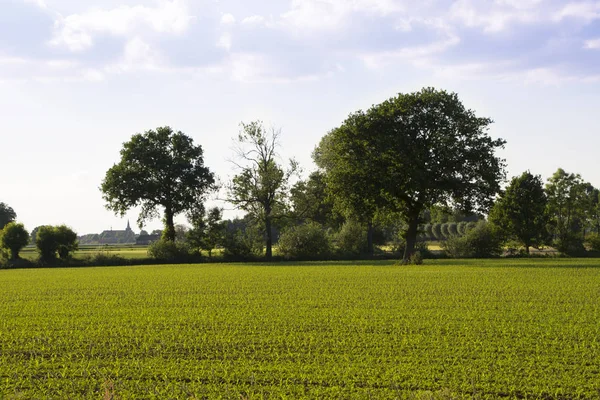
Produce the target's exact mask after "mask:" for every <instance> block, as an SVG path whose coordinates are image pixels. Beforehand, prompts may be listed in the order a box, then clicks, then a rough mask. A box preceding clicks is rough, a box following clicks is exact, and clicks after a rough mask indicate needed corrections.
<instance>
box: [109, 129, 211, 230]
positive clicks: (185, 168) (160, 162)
mask: <svg viewBox="0 0 600 400" xmlns="http://www.w3.org/2000/svg"><path fill="white" fill-rule="evenodd" d="M214 184H215V178H214V175H213V173H212V172H211V171H210V170H209V169H208V167H205V166H204V159H203V151H202V146H200V145H198V146H196V145H194V143H193V140H192V138H190V137H189V136H186V135H185V134H184V133H182V132H180V131H177V132H175V131H173V129H171V128H170V127H168V126H166V127H161V128H157V129H156V130H149V131H146V132H144V133H143V134H140V133H138V134H135V135H133V137H132V138H131V140H130V141H128V142H126V143H124V144H123V148H122V149H121V161H120V162H119V163H118V164H115V165H113V166H112V167H111V168H110V169H109V170H108V171H107V172H106V177H105V178H104V180H103V181H102V186H101V190H102V193H103V198H104V200H106V202H107V205H106V207H107V208H108V209H109V210H112V211H114V212H115V213H116V214H120V215H124V214H125V212H126V211H127V210H129V209H130V208H133V207H136V206H141V213H140V215H139V218H138V224H139V225H140V226H143V224H144V221H146V220H147V219H150V218H153V217H156V216H158V209H159V208H162V209H163V212H164V224H165V230H164V232H163V237H164V238H165V239H166V240H170V241H174V240H175V226H174V220H173V219H174V217H175V216H176V215H177V214H180V213H182V212H185V211H188V210H190V209H192V208H193V207H194V206H195V205H196V204H197V203H198V202H202V201H203V200H204V197H205V195H206V193H207V192H208V191H210V190H211V189H212V188H213V187H214Z"/></svg>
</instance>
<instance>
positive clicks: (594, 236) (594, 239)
mask: <svg viewBox="0 0 600 400" xmlns="http://www.w3.org/2000/svg"><path fill="white" fill-rule="evenodd" d="M585 242H586V243H587V245H588V247H589V249H590V250H592V251H595V252H600V234H598V233H596V232H594V233H590V234H588V235H586V237H585Z"/></svg>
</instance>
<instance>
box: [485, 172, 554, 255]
mask: <svg viewBox="0 0 600 400" xmlns="http://www.w3.org/2000/svg"><path fill="white" fill-rule="evenodd" d="M547 204H548V199H547V197H546V193H545V192H544V186H543V183H542V178H541V177H540V176H534V175H532V174H531V173H530V172H529V171H527V172H523V173H522V174H521V176H517V177H514V178H513V179H512V180H511V182H510V184H509V185H508V187H507V188H506V190H505V192H504V193H502V194H501V195H500V198H499V199H498V200H497V201H496V203H495V204H494V206H493V207H492V209H491V211H490V215H489V221H490V222H491V223H492V224H494V225H496V226H497V227H498V228H499V229H500V230H501V232H502V233H503V234H504V235H505V236H506V237H507V238H509V239H513V240H517V241H519V242H520V244H522V245H523V246H524V247H525V251H526V253H527V254H529V248H530V247H531V246H533V247H539V246H541V245H543V244H544V243H546V242H547V241H548V232H547V230H546V228H547V225H548V218H547V214H546V209H547Z"/></svg>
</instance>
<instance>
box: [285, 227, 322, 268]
mask: <svg viewBox="0 0 600 400" xmlns="http://www.w3.org/2000/svg"><path fill="white" fill-rule="evenodd" d="M278 246H279V252H280V253H281V255H283V256H284V257H285V258H288V259H289V258H294V259H322V258H325V257H327V256H329V254H330V253H331V245H330V243H329V238H328V237H327V234H326V233H325V231H324V230H323V228H322V227H321V226H320V225H319V224H317V223H314V222H309V223H307V224H304V225H298V226H293V227H291V228H288V229H286V230H284V231H283V232H281V235H280V236H279V242H278Z"/></svg>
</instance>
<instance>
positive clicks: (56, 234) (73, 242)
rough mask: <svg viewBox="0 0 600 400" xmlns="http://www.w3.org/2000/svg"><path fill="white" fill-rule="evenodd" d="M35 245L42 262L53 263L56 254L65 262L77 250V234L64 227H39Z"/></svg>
mask: <svg viewBox="0 0 600 400" xmlns="http://www.w3.org/2000/svg"><path fill="white" fill-rule="evenodd" d="M35 245H36V247H37V248H38V252H39V253H40V259H41V261H42V262H52V261H55V260H56V254H57V252H58V255H59V256H60V258H61V260H66V259H68V258H69V257H70V256H71V253H72V252H73V251H75V250H77V248H78V244H77V234H76V233H75V232H74V231H73V230H72V229H71V228H69V227H68V226H66V225H60V226H50V225H44V226H40V227H39V229H38V231H37V234H36V241H35Z"/></svg>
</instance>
